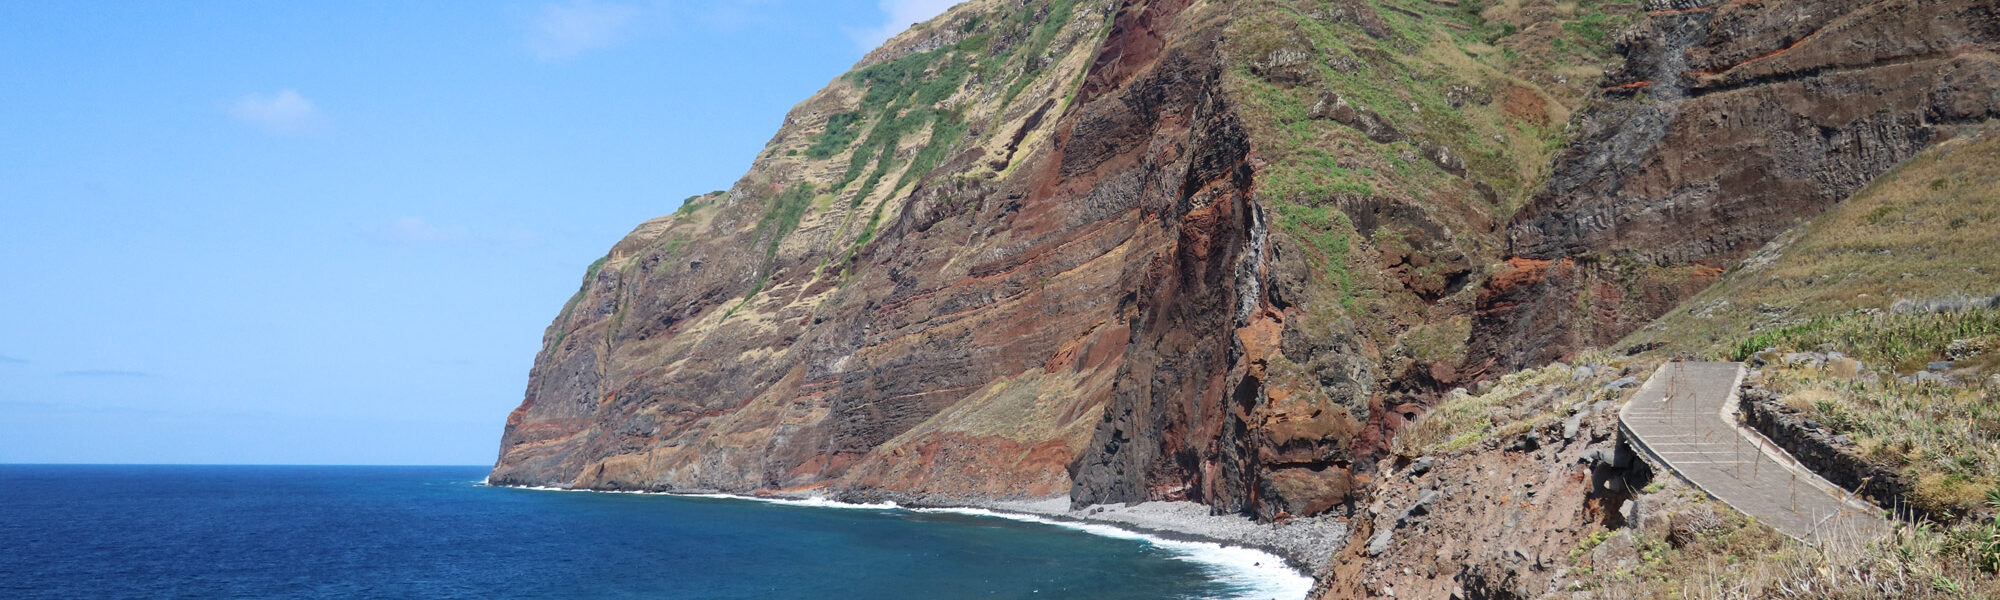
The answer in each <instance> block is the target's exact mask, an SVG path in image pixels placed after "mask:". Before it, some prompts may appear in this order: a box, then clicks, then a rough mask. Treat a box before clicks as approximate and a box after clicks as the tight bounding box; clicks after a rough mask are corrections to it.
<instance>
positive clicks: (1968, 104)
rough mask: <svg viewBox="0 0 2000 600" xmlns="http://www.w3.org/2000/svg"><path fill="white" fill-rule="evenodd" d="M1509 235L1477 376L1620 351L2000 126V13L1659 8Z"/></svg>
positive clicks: (1974, 6)
mask: <svg viewBox="0 0 2000 600" xmlns="http://www.w3.org/2000/svg"><path fill="white" fill-rule="evenodd" d="M1651 4H1652V6H1651V8H1652V11H1651V12H1650V14H1649V15H1648V17H1647V19H1646V21H1645V22H1644V24H1643V25H1642V26H1640V27H1638V28H1637V29H1636V30H1634V31H1633V32H1631V33H1629V34H1627V35H1626V37H1624V38H1623V39H1622V40H1621V42H1620V46H1621V50H1622V52H1623V54H1624V61H1625V62H1624V65H1623V66H1622V67H1620V68H1618V69H1616V70H1614V71H1613V72H1611V73H1609V74H1608V75H1607V76H1606V77H1605V79H1604V81H1603V87H1604V96H1603V99H1602V100H1601V101H1599V102H1596V103H1594V104H1593V105H1592V106H1591V107H1590V108H1589V109H1587V110H1586V111H1584V112H1583V114H1581V115H1580V116H1579V118H1578V120H1577V122H1576V127H1577V128H1578V132H1577V134H1576V137H1575V139H1574V140H1573V141H1572V142H1571V143H1570V146H1569V149H1568V150H1567V151H1566V152H1565V153H1564V154H1563V155H1562V157H1561V158H1560V159H1559V160H1558V162H1557V164H1556V168H1555V171H1554V173H1553V174H1552V176H1551V177H1550V179H1549V182H1548V185H1547V187H1546V188H1545V189H1543V190H1542V191H1541V192H1540V193H1538V194H1536V196H1535V198H1534V200H1533V201H1532V202H1531V203H1529V205H1528V206H1527V207H1525V208H1523V209H1522V210H1521V211H1520V212H1519V213H1517V214H1515V215H1514V217H1513V219H1512V220H1511V221H1510V222H1509V225H1508V228H1507V242H1508V253H1509V256H1508V258H1507V263H1506V266H1505V268H1504V269H1503V270H1501V272H1499V273H1497V274H1495V275H1494V276H1493V277H1491V278H1490V279H1488V280H1487V281H1486V285H1485V289H1484V290H1483V291H1482V293H1481V294H1480V299H1479V315H1478V323H1477V325H1476V326H1475V328H1474V334H1473V338H1472V342H1471V345H1472V351H1471V356H1470V358H1469V361H1468V367H1469V368H1468V369H1467V371H1468V372H1469V373H1471V374H1473V375H1475V376H1476V375H1496V374H1504V373H1506V372H1510V371H1513V370H1516V369H1519V368H1522V367H1525V366H1531V365H1536V364H1542V363H1546V362H1549V361H1552V360H1557V359H1560V358H1562V357H1564V356H1565V355H1567V354H1569V353H1572V352H1574V351H1576V350H1579V349H1581V348H1584V347H1588V346H1604V345H1609V344H1611V343H1613V342H1616V341H1617V340H1618V339H1619V338H1621V337H1623V336H1624V335H1625V334H1627V333H1630V332H1631V331H1632V330H1634V329H1636V328H1638V327H1640V326H1642V325H1645V324H1646V323H1647V322H1649V321H1651V320H1653V319H1654V318H1656V317H1658V316H1660V315H1661V314H1663V313H1665V312H1666V311H1668V310H1670V309H1672V308H1673V307H1674V306H1675V305H1677V304H1679V303H1680V302H1681V301H1682V300H1685V299H1687V298H1688V297H1689V296H1691V295H1692V294H1694V293H1695V292H1698V291H1700V290H1701V289H1702V288H1704V287H1706V286H1707V285H1708V284H1710V283H1712V282H1714V280H1715V278H1716V277H1717V276H1719V275H1721V274H1722V273H1723V271H1724V270H1726V269H1728V268H1729V267H1730V266H1731V265H1733V264H1735V262H1736V261H1739V260H1741V259H1743V258H1744V257H1745V256H1747V255H1749V254H1750V253H1751V252H1753V251H1755V250H1757V248H1759V247H1761V246H1762V245H1763V244H1764V243H1765V242H1767V241H1769V240H1770V239H1772V238H1773V237H1776V236H1777V235H1778V234H1779V233H1781V232H1783V231H1784V230H1785V229H1787V228H1790V227H1792V226H1794V225H1796V224H1798V223H1799V222H1801V221H1802V220H1803V219H1806V218H1810V217H1812V216H1814V215H1817V214H1819V213H1820V212H1822V211H1824V210H1826V209H1827V208H1828V207H1829V206H1831V205H1832V204H1834V203H1836V202H1839V201H1840V200H1842V199H1844V198H1846V197H1848V196H1849V195H1851V194H1853V193H1855V192H1857V191H1859V190H1861V188H1862V187H1864V186H1866V185H1867V184H1868V182H1869V181H1871V180H1873V179H1874V178H1875V177H1876V176H1878V175H1880V174H1882V173H1883V172H1885V171H1887V170H1889V169H1890V168H1891V167H1894V166H1895V165H1897V164H1898V163H1900V162H1902V161H1904V160H1906V159H1908V158H1910V157H1911V156H1914V155H1916V154H1917V153H1918V152H1920V151H1922V150H1923V149H1924V148H1927V147H1929V146H1930V145H1931V144H1934V143H1936V142H1937V141H1939V140H1942V139H1946V138H1949V137H1951V136H1952V135H1953V134H1954V132H1956V131H1959V130H1961V129H1962V128H1964V127H1967V126H1970V125H1974V124H1978V123H1980V122H1983V121H1985V120H1987V119H1991V118H1994V117H2000V56H1996V54H1995V52H1996V50H2000V5H1996V4H1994V3H1993V2H1990V1H1985V0H1877V1H1869V0H1832V1H1823V0H1813V1H1787V0H1764V1H1743V0H1708V1H1698V0H1653V1H1652V2H1651Z"/></svg>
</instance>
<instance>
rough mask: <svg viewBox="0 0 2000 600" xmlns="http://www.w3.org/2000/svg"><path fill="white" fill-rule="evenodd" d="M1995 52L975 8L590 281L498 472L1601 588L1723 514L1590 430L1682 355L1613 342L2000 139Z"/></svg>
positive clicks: (1612, 433)
mask: <svg viewBox="0 0 2000 600" xmlns="http://www.w3.org/2000/svg"><path fill="white" fill-rule="evenodd" d="M1996 50H2000V4H1996V3H1994V2H1992V1H1990V0H1880V1H1869V0H1821V1H1806V0H1646V1H1643V2H1609V1H1595V0H1584V1H1581V2H1556V1H1553V0H1491V1H1483V2H1482V1H1478V0H1461V1H1458V2H1448V1H1443V0H1237V1H1223V0H973V1H970V2H967V3H965V4H962V5H960V6H958V7H956V8H953V9H952V10H950V11H949V12H947V13H946V14H944V15H943V16H940V17H937V18H936V19H933V20H931V21H929V22H927V23H923V24H919V25H916V26H914V27H913V28H912V29H910V30H909V31H907V32H905V33H903V34H902V35H899V36H897V37H895V38H894V39H892V40H890V41H889V42H887V43H886V44H885V45H883V46H882V47H881V48H878V49H876V50H875V51H873V52H871V53H869V54H868V55H867V56H866V57H865V58H864V59H862V61H861V62H860V63H859V64H857V65H856V66H855V68H854V69H853V70H852V71H850V72H849V73H847V74H845V75H843V76H841V77H839V78H837V79H835V80H834V81H833V82H832V83H830V84H829V85H828V86H827V87H826V88H825V89H824V90H822V91H821V92H819V93H818V94H816V95H814V96H813V97H811V98H808V99H806V100H805V101H804V102H802V103H800V104H799V105H797V107H796V108H794V109H793V110H792V111H791V113H790V114H788V115H786V116H785V118H784V122H783V125H782V126H781V127H780V128H779V130H778V132H777V134H776V135H775V136H773V138H772V139H771V141H770V143H769V144H768V145H767V147H766V149H765V150H764V151H763V152H762V153H760V154H759V155H758V156H757V157H755V160H754V162H753V164H752V166H751V168H750V171H749V173H748V174H746V175H745V176H743V178H742V179H740V180H739V181H738V182H737V183H736V184H735V185H734V186H733V187H732V188H730V189H729V190H726V191H719V192H714V193H709V194H704V195H700V196H695V197H691V198H688V199H687V201H686V202H685V204H683V205H682V206H681V207H680V208H679V209H678V210H676V211H675V212H674V214H672V215H668V216H664V217H660V218H658V219H654V220H651V221H648V222H646V223H643V224H641V225H639V227H638V228H637V229H635V230H634V231H633V232H632V233H631V234H630V235H628V236H627V237H626V238H625V239H623V240H620V241H619V242H618V243H617V244H615V245H614V246H612V248H611V250H610V252H609V253H608V254H607V255H606V256H605V257H604V258H603V259H601V260H600V261H598V262H597V263H595V264H592V265H591V266H590V268H589V269H588V271H587V272H586V273H585V275H584V279H583V283H582V287H581V289H579V290H578V291H577V293H576V295H575V297H573V298H572V299H571V300H570V301H569V302H568V303H567V304H565V305H564V306H563V307H562V308H561V312H560V314H559V315H558V316H557V317H556V319H555V322H554V323H553V324H551V325H550V327H549V328H548V331H547V333H546V334H545V336H544V344H543V348H542V351H541V353H540V354H538V355H537V356H536V359H535V365H534V368H533V371H532V372H531V375H530V379H529V384H528V389H527V393H526V397H525V399H524V400H523V401H522V403H521V405H520V407H519V408H518V409H516V410H515V411H514V412H513V413H512V414H511V415H510V416H509V417H508V420H507V429H506V432H505V434H504V436H503V438H502V442H501V452H500V458H499V461H498V464H497V465H496V466H495V469H494V471H493V474H492V476H491V481H493V482H494V483H496V484H506V485H530V486H557V487H567V488H578V489H600V490H651V491H685V492H724V493H732V494H779V495H824V496H829V497H838V498H845V499H862V500H875V499H891V500H896V501H899V502H906V503H916V504H931V505H971V506H993V507H998V508H1013V509H1015V510H1023V511H1032V512H1041V513H1044V514H1058V515H1060V516H1065V517H1069V518H1100V519H1107V520H1112V521H1117V520H1118V519H1119V517H1118V515H1119V514H1120V513H1131V512H1134V510H1133V509H1127V508H1125V507H1124V506H1123V505H1126V504H1136V503H1160V502H1179V503H1187V504H1180V505H1174V504H1166V505H1158V504H1155V505H1154V506H1166V507H1175V506H1179V507H1187V506H1199V507H1200V509H1199V510H1198V511H1197V512H1201V513H1207V514H1210V515H1214V516H1215V520H1214V521H1213V522H1211V523H1208V524H1194V523H1185V522H1183V523H1181V524H1178V525H1174V524H1161V523H1159V522H1155V523H1151V524H1148V523H1136V522H1128V523H1127V524H1128V525H1131V526H1135V527H1140V528H1150V529H1164V530H1177V531H1180V532H1182V533H1183V534H1186V535H1196V536H1202V537H1207V538H1213V539H1220V540H1224V541H1231V542H1236V543H1246V544H1252V545H1258V546H1260V547H1265V548H1271V549H1274V550H1277V551H1279V552H1281V553H1283V554H1285V556H1286V557H1287V558H1288V559H1290V560H1292V561H1293V562H1294V563H1295V564H1298V565H1299V566H1301V567H1302V568H1303V569H1304V570H1307V571H1310V572H1311V573H1312V574H1313V575H1315V576H1316V577H1317V578H1318V581H1319V587H1318V588H1317V589H1316V590H1315V597H1325V598H1348V597H1366V596H1371V595H1384V596H1386V595H1395V596H1397V597H1420V598H1429V597H1436V598H1444V597H1462V598H1522V597H1542V596H1545V595H1555V594H1562V595H1571V594H1584V595H1587V594H1589V593H1591V591H1592V590H1594V589H1600V588H1601V587H1602V586H1604V585H1610V584H1608V583H1604V582H1603V580H1601V578H1603V577H1608V576H1609V575H1608V574H1609V573H1613V572H1616V571H1618V570H1619V569H1624V570H1625V571H1626V572H1632V571H1633V570H1634V569H1645V568H1654V567H1655V566H1656V565H1655V563H1650V562H1646V560H1647V559H1642V558H1641V556H1642V555H1643V553H1642V552H1640V551H1638V550H1633V549H1632V548H1635V547H1637V546H1636V545H1638V544H1644V543H1647V542H1646V540H1647V539H1650V538H1647V537H1645V536H1646V535H1648V534H1646V533H1645V532H1646V531H1649V529H1647V528H1648V527H1653V528H1660V527H1668V526H1669V525H1667V524H1666V523H1667V522H1668V521H1670V520H1671V519H1669V518H1667V516H1668V515H1669V513H1671V514H1672V515H1679V514H1682V513H1683V512H1685V511H1688V510H1694V508H1687V507H1688V506H1690V502H1692V501H1690V500H1687V499H1686V498H1684V497H1683V496H1685V497H1694V496H1698V495H1699V494H1696V493H1682V492H1685V491H1686V488H1683V487H1681V484H1680V483H1678V482H1677V481H1676V480H1674V479H1672V478H1669V477H1665V476H1662V474H1660V473H1658V472H1657V471H1659V470H1660V466H1658V465H1652V464H1650V463H1648V462H1647V461H1644V460H1634V459H1631V458H1630V457H1629V453H1628V452H1626V451H1624V450H1622V448H1624V441H1623V438H1622V436H1621V434H1620V433H1619V427H1618V424H1617V419H1616V418H1615V417H1614V416H1613V415H1612V413H1613V412H1615V411H1610V410H1606V409H1605V407H1604V405H1600V404H1599V403H1611V402H1614V401H1617V400H1619V399H1621V398H1622V396H1620V394H1627V393H1629V391H1630V388H1631V387H1632V383H1631V382H1632V381H1633V380H1644V379H1645V378H1646V375H1647V374H1648V373H1650V372H1651V368H1652V367H1653V366H1654V365H1657V364H1659V363H1660V362H1662V361H1664V360H1667V359H1669V358H1671V357H1672V356H1673V354H1672V353H1674V352H1685V351H1690V349H1689V348H1681V347H1675V346H1673V345H1672V344H1668V343H1664V342H1659V343H1646V344H1638V345H1627V346H1624V347H1621V348H1620V349H1621V350H1625V349H1627V348H1629V351H1620V352H1616V353H1613V352H1607V351H1605V349H1608V348H1611V347H1613V346H1616V345H1618V344H1619V342H1620V341H1621V340H1623V339H1625V338H1626V336H1627V335H1628V334H1632V333H1633V332H1634V331H1637V330H1640V329H1641V328H1642V327H1644V326H1646V325H1647V324H1649V323H1652V322H1654V320H1655V319H1658V318H1660V317H1662V316H1663V315H1667V314H1668V313H1669V312H1670V311H1672V310H1674V309H1675V308H1676V307H1677V306H1681V305H1682V304H1683V303H1684V302H1685V301H1688V300H1689V299H1691V298H1693V297H1695V296H1696V294H1698V293H1701V292H1702V291H1703V290H1704V289H1707V288H1708V287H1709V286H1710V285H1711V284H1713V283H1715V282H1716V281H1718V280H1719V279H1720V278H1723V277H1724V276H1725V274H1727V273H1730V272H1731V270H1732V269H1735V268H1737V267H1738V266H1739V264H1740V263H1741V262H1742V261H1743V260H1744V259H1746V258H1750V257H1752V256H1753V254H1755V253H1757V252H1758V251H1759V250H1760V249H1767V243H1771V242H1772V241H1773V240H1776V239H1779V238H1780V237H1781V235H1783V234H1785V233H1786V232H1787V231H1791V230H1794V229H1795V228H1799V227H1803V226H1806V225H1808V224H1810V223H1812V222H1813V220H1814V219H1815V218H1818V217H1819V216H1820V215H1821V214H1822V213H1825V212H1827V211H1829V210H1830V209H1833V208H1835V207H1836V206H1838V205H1840V203H1841V202H1842V201H1843V200H1845V199H1847V198H1848V197H1850V196H1853V195H1855V194H1856V193H1858V192H1863V191H1864V190H1865V189H1868V188H1869V187H1870V185H1871V183H1875V182H1877V180H1878V179H1879V178H1882V177H1881V176H1883V175H1884V174H1885V173H1890V172H1891V171H1892V169H1896V168H1897V167H1898V166H1899V165H1902V164H1904V163H1905V162H1906V161H1909V160H1910V159H1912V158H1913V157H1917V156H1919V154H1920V153H1924V152H1925V151H1926V150H1927V149H1930V148H1932V147H1933V146H1936V145H1938V144H1939V143H1941V142H1944V141H1946V140H1951V139H1953V138H1955V137H1960V136H1963V135H1966V134H1967V133H1968V132H1972V131H1974V130H1978V129H1979V128H1980V127H1982V124H1983V123H1985V122H1987V121H1988V120H1990V119H1994V118H2000V56H1996V54H1995V52H1996ZM1940 181H1942V180H1940ZM1939 185H1943V184H1939ZM1933 189H1939V188H1935V187H1934V188H1933ZM1980 210H1984V209H1980ZM1968 214H1975V215H1978V214H1985V213H1980V212H1977V211H1972V212H1970V213H1968ZM1980 219H1984V217H1980ZM1973 224H1974V226H1976V227H1984V228H1987V229H1986V231H1991V230H1992V229H1991V228H1994V227H2000V225H1996V224H1993V223H1989V222H1987V221H1985V220H1979V221H1976V222H1974V223H1973ZM1767 250H1769V249H1767ZM1769 251H1772V252H1775V251H1776V250H1769ZM1996 274H2000V270H1988V271H1978V270H1975V271H1974V272H1973V273H1972V274H1969V275H1968V274H1957V275H1951V276H1949V277H1954V278H1959V279H1955V280H1953V281H1958V280H1962V281H1963V284H1964V286H1963V287H1965V288H1967V290H1966V291H1978V292H1982V293H1990V291H1991V290H1992V289H1993V288H1994V287H1995V286H1996V285H2000V280H1996V276H2000V275H1996ZM1981 286H1983V287H1981ZM1973 288H1979V289H1977V290H1974V289H1973ZM1896 299H1897V298H1894V297H1888V296H1884V297H1882V298H1880V300H1881V302H1883V303H1887V302H1891V301H1894V300H1896ZM1885 306H1886V304H1885ZM1800 316H1801V317H1803V316H1809V315H1803V314H1801V315H1800ZM1794 320H1797V319H1794ZM1735 333H1738V334H1742V335H1745V336H1747V335H1749V334H1751V333H1754V332H1752V331H1741V332H1735ZM1732 339H1733V338H1732ZM1555 363H1562V364H1560V365H1555ZM1550 365H1555V366H1550ZM1628 378H1629V379H1628ZM1466 406H1475V407H1477V408H1476V409H1462V408H1461V407H1466ZM1537 407H1539V408H1537ZM1433 411H1438V413H1437V414H1438V415H1457V416H1453V417H1450V418H1453V419H1459V420H1455V421H1451V422H1449V423H1447V422H1445V419H1446V418H1447V417H1446V416H1432V415H1431V414H1427V413H1432V412H1433ZM1465 411H1473V412H1465ZM1478 411H1485V412H1478ZM1464 415H1475V416H1473V417H1464ZM1467 419H1470V420H1471V421H1477V422H1478V423H1483V424H1484V425H1483V429H1477V432H1476V435H1470V436H1465V435H1461V436H1457V437H1447V438H1445V439H1447V440H1448V441H1449V443H1438V444H1428V445H1426V444H1422V443H1419V441H1418V440H1421V439H1424V438H1423V437H1421V436H1420V435H1419V434H1422V435H1435V434H1436V432H1437V431H1456V430H1455V429H1452V428H1454V427H1463V426H1464V423H1465V422H1468V421H1467ZM1427 420H1430V421H1431V422H1430V423H1429V424H1427V423H1426V421H1427ZM1406 430H1408V431H1406ZM1413 432H1414V433H1413ZM1621 456H1624V457H1623V458H1620V457H1621ZM1634 482H1642V483H1638V484H1637V485H1634ZM1643 482H1652V483H1653V484H1652V485H1648V484H1647V483H1643ZM1524 484H1525V486H1524ZM1641 488H1644V490H1643V491H1642V489H1641ZM1663 489H1664V490H1665V491H1662V490H1663ZM1677 493H1681V495H1679V496H1677V495H1675V494H1677ZM1050 499H1060V501H1058V502H1056V503H1055V505H1052V504H1051V502H1050ZM1696 504H1698V503H1696ZM1057 505H1060V506H1057ZM1104 505H1113V506H1111V507H1109V508H1106V507H1105V506H1104ZM1140 506H1146V505H1140ZM1696 508H1699V507H1696ZM1159 510H1161V511H1165V512H1166V513H1175V514H1178V513H1176V512H1175V511H1181V510H1182V509H1181V508H1163V509H1159ZM1676 511H1680V512H1676ZM1138 512H1144V511H1138ZM1125 518H1127V519H1138V518H1139V517H1125ZM1674 518H1678V517H1677V516H1676V517H1674ZM1166 520H1168V521H1172V520H1174V519H1166ZM1180 521H1187V520H1186V519H1180ZM1217 523H1220V524H1221V525H1217ZM1260 532H1262V533H1260ZM1662 535H1665V534H1662ZM1621 536H1622V537H1621ZM1607 540H1610V541H1607ZM1617 540H1628V541H1626V542H1619V541H1617ZM1631 540H1637V541H1631ZM1621 544H1624V546H1621ZM1620 547H1624V548H1627V549H1628V550H1631V551H1630V552H1629V554H1630V555H1631V556H1630V557H1626V556H1625V554H1616V555H1613V554H1611V553H1612V552H1613V551H1612V550H1604V551H1602V552H1600V551H1598V549H1599V548H1613V549H1615V548H1620ZM1675 547H1676V548H1681V547H1682V546H1675ZM1578 597H1584V596H1578Z"/></svg>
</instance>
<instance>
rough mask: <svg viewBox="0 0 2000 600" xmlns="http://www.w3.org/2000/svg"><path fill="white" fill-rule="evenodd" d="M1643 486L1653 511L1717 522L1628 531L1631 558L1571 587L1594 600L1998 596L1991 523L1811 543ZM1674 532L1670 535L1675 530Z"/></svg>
mask: <svg viewBox="0 0 2000 600" xmlns="http://www.w3.org/2000/svg"><path fill="white" fill-rule="evenodd" d="M1667 487H1668V488H1670V489H1668V490H1666V491H1663V492H1659V493H1653V494H1648V495H1647V497H1646V500H1645V501H1646V502H1647V503H1648V505H1649V506H1652V507H1653V508H1652V509H1651V510H1655V511H1658V512H1659V513H1660V514H1666V515H1680V514H1683V513H1692V512H1706V511H1711V510H1718V509H1720V510H1719V511H1718V512H1716V514H1717V515H1718V516H1720V519H1719V521H1720V526H1719V527H1714V528H1710V529H1705V530H1701V531H1699V532H1694V533H1693V534H1692V535H1690V534H1689V532H1686V531H1682V532H1678V536H1677V535H1676V534H1677V532H1675V531H1674V527H1673V526H1672V523H1673V522H1675V521H1676V520H1677V517H1676V516H1668V517H1665V518H1654V519H1651V520H1650V521H1649V522H1648V523H1647V524H1646V526H1644V527H1640V528H1637V529H1635V530H1633V531H1631V533H1630V535H1632V537H1633V546H1634V547H1635V548H1636V550H1637V554H1638V557H1637V560H1636V561H1635V562H1636V564H1631V565H1629V566H1624V567H1619V566H1616V565H1601V566H1599V568H1598V569H1597V570H1594V571H1591V572H1589V573H1587V574H1586V575H1584V576H1581V577H1579V578H1578V585H1577V586H1576V587H1579V588H1582V589H1584V590H1588V591H1589V592H1590V593H1591V594H1592V596H1591V597H1593V598H1600V599H1628V598H1630V599H1637V598H1648V599H1650V598H1659V599H1700V600H1708V599H1735V598H1745V599H1747V598H1771V599H1784V600H1805V599H1818V598H1827V599H1836V600H1880V599H1911V600H1971V599H1975V598H1995V597H2000V578H1996V577H1995V575H1994V573H1993V572H1992V571H1991V570H1990V569H1987V568H1984V567H1985V566H1986V565H1989V564H1990V563H1985V562H1982V561H1988V560H1991V558H1990V556H1991V555H1990V552H1992V551H1993V546H1992V545H1991V543H1992V540H1991V537H1990V536H1992V535H1994V533H1995V531H2000V527H1996V526H1993V525H1989V524H1986V523H1975V522H1966V523H1961V524H1959V525H1957V526H1954V527H1952V528H1944V529H1940V528H1933V527H1929V526H1922V527H1910V528H1905V529H1902V530H1899V531H1897V532H1894V533H1891V534H1889V535H1886V536H1884V537H1881V538H1879V539H1875V540H1871V541H1867V542H1854V541H1849V542H1838V543H1829V544H1826V545H1823V546H1819V547H1814V546H1809V545H1806V544H1802V543H1799V542H1797V541H1794V540H1792V539H1791V538H1787V537H1785V536H1784V535H1782V534H1779V533H1778V532H1776V531H1774V530H1772V529H1771V528H1769V527H1766V526H1763V525H1761V524H1758V523H1756V522H1755V521H1754V520H1752V519H1749V518H1747V517H1744V516H1742V515H1741V514H1738V513H1736V512H1734V511H1729V510H1727V509H1721V507H1714V506H1713V505H1712V504H1710V503H1708V502H1706V501H1705V499H1703V498H1701V497H1700V495H1699V494H1696V493H1692V492H1689V491H1687V490H1685V489H1684V488H1682V487H1681V486H1679V485H1678V484H1673V485H1669V486H1667ZM1677 537H1678V539H1676V538H1677Z"/></svg>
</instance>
